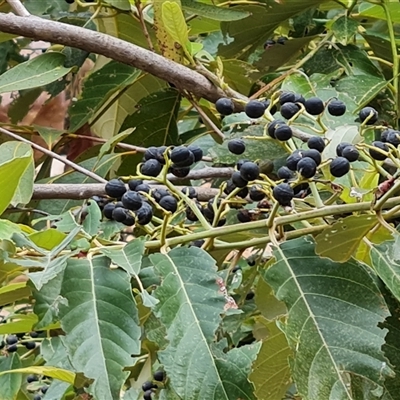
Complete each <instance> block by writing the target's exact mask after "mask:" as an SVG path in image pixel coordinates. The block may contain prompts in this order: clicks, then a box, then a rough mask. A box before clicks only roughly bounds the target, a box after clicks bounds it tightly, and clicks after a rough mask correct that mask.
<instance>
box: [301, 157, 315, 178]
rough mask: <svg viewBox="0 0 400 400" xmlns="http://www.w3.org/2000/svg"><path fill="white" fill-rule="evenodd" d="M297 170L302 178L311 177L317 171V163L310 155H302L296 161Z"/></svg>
mask: <svg viewBox="0 0 400 400" xmlns="http://www.w3.org/2000/svg"><path fill="white" fill-rule="evenodd" d="M297 171H298V172H299V173H300V174H301V176H303V177H304V178H307V179H308V178H312V177H313V176H314V175H315V173H316V171H317V163H316V162H315V161H314V160H313V159H312V158H310V157H304V158H302V159H301V160H300V161H299V162H298V163H297Z"/></svg>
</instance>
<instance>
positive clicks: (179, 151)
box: [169, 146, 191, 167]
mask: <svg viewBox="0 0 400 400" xmlns="http://www.w3.org/2000/svg"><path fill="white" fill-rule="evenodd" d="M190 153H191V152H190V150H189V149H188V148H187V147H185V146H179V147H175V148H174V149H172V151H171V154H170V156H169V158H170V159H171V161H172V162H173V163H175V164H178V163H182V162H185V161H186V160H187V159H188V158H189V157H190ZM183 166H184V167H187V165H183Z"/></svg>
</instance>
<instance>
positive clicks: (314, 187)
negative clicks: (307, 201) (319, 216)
mask: <svg viewBox="0 0 400 400" xmlns="http://www.w3.org/2000/svg"><path fill="white" fill-rule="evenodd" d="M309 185H310V189H311V193H312V195H313V196H314V200H315V205H316V206H317V208H322V207H324V202H323V201H322V199H321V196H320V195H319V192H318V189H317V185H316V184H315V182H310V183H309Z"/></svg>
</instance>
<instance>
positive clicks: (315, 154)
mask: <svg viewBox="0 0 400 400" xmlns="http://www.w3.org/2000/svg"><path fill="white" fill-rule="evenodd" d="M302 153H303V158H304V157H310V158H312V159H313V160H314V161H315V163H316V164H317V165H319V164H321V161H322V157H321V153H320V152H319V151H318V150H315V149H310V150H305V151H303V152H302Z"/></svg>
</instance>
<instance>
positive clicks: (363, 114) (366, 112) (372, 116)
mask: <svg viewBox="0 0 400 400" xmlns="http://www.w3.org/2000/svg"><path fill="white" fill-rule="evenodd" d="M358 117H359V118H360V121H361V122H364V121H366V120H367V118H369V119H368V121H367V122H366V124H367V125H373V124H374V123H375V122H376V121H378V111H376V110H375V108H372V107H364V108H363V109H362V110H361V111H360V112H359V113H358Z"/></svg>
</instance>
